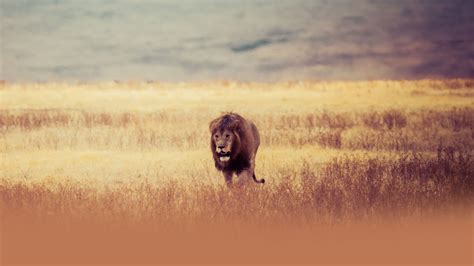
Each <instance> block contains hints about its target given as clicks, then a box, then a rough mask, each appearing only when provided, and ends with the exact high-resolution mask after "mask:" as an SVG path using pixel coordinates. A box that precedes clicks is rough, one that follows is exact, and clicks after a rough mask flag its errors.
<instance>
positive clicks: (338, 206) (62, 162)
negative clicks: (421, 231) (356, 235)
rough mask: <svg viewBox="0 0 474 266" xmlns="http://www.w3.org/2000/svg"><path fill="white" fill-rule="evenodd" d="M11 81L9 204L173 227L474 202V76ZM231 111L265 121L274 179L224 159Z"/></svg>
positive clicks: (58, 215) (332, 218) (370, 216)
mask: <svg viewBox="0 0 474 266" xmlns="http://www.w3.org/2000/svg"><path fill="white" fill-rule="evenodd" d="M0 86H1V87H0V156H1V160H0V206H1V212H2V213H3V216H4V217H16V218H18V217H23V218H24V220H27V221H28V220H29V221H39V220H42V219H53V220H54V221H55V224H57V225H62V226H65V225H68V224H69V225H70V224H78V223H80V224H83V223H85V224H101V225H107V226H117V227H120V228H121V227H122V226H124V227H127V226H129V227H134V228H138V227H139V226H141V227H140V228H146V230H149V231H160V232H162V231H163V230H164V229H163V228H170V227H172V228H178V227H179V228H181V229H182V230H186V228H190V227H194V226H196V225H203V226H208V227H212V225H218V224H220V225H222V224H226V225H229V226H230V227H232V226H233V227H234V228H239V225H241V224H247V225H248V224H252V225H256V226H257V225H261V224H266V225H268V224H272V225H275V226H278V225H283V224H292V225H295V226H298V227H300V228H301V227H307V228H313V227H315V226H317V225H320V224H325V225H333V224H339V225H341V224H351V223H358V222H361V221H362V222H364V221H369V220H370V221H373V220H377V219H382V217H383V219H392V220H393V219H395V220H397V221H402V220H403V219H404V218H406V217H414V216H416V217H426V216H430V215H439V214H440V213H445V212H449V211H450V210H453V209H459V207H460V208H461V209H463V208H464V207H466V206H467V207H470V206H471V205H472V199H473V195H474V158H473V147H474V80H420V81H370V82H369V81H367V82H362V81H361V82H287V83H273V84H265V83H237V82H202V83H169V84H168V83H140V82H129V83H126V82H125V83H123V82H122V83H115V82H110V83H85V84H82V83H76V84H74V83H69V84H66V83H38V84H10V83H6V84H2V85H0ZM227 111H233V112H237V113H240V114H241V115H243V116H244V117H246V118H248V119H251V120H252V121H254V122H255V124H256V125H257V127H258V128H259V130H260V134H261V138H262V143H261V148H260V149H259V152H258V154H257V159H256V162H257V166H256V174H257V177H264V178H265V179H266V181H267V183H266V184H264V185H257V184H254V183H249V184H248V185H247V186H245V187H242V188H238V189H229V188H227V187H226V186H225V184H224V183H225V182H224V179H223V177H222V176H221V174H220V173H219V172H217V171H216V170H215V169H214V165H213V161H212V157H211V154H210V149H209V138H210V136H209V132H208V124H209V122H210V121H211V120H212V119H213V118H215V117H217V116H219V115H220V114H221V113H223V112H227ZM4 219H5V220H7V218H4ZM12 219H13V218H12ZM6 224H7V222H5V226H4V233H5V231H6V230H7V229H5V228H7V225H6ZM138 225H139V226H138ZM18 230H21V229H18ZM170 230H171V229H170ZM14 231H15V230H13V229H12V230H11V231H10V232H14ZM5 234H6V233H5ZM23 244H24V243H23ZM4 245H5V247H6V246H7V243H6V241H4ZM12 245H13V244H12ZM19 245H20V246H21V244H19ZM5 254H6V251H5ZM12 256H13V255H12ZM12 258H16V257H14V256H13V257H12Z"/></svg>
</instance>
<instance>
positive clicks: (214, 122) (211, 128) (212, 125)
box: [209, 118, 219, 133]
mask: <svg viewBox="0 0 474 266" xmlns="http://www.w3.org/2000/svg"><path fill="white" fill-rule="evenodd" d="M218 123H219V118H217V119H214V120H212V121H211V123H210V124H209V131H211V133H213V132H214V131H215V130H216V128H217V125H218Z"/></svg>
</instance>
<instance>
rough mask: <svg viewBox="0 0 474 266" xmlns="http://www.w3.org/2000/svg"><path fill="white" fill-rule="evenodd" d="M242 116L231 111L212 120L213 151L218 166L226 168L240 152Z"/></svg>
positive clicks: (210, 126)
mask: <svg viewBox="0 0 474 266" xmlns="http://www.w3.org/2000/svg"><path fill="white" fill-rule="evenodd" d="M240 123H241V117H240V116H239V115H237V114H233V113H229V114H226V115H224V116H221V117H219V118H217V119H215V120H213V121H212V122H211V124H210V125H209V130H210V131H211V150H212V151H213V156H214V160H215V162H216V166H218V167H219V168H225V167H226V166H227V165H229V164H230V163H231V162H232V160H233V159H235V157H236V156H237V155H238V154H239V153H240V150H241V138H240Z"/></svg>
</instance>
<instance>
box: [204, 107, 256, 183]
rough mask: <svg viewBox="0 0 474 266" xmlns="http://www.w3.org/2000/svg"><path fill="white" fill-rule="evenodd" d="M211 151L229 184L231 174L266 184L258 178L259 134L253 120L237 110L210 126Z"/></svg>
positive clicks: (219, 118) (217, 166)
mask: <svg viewBox="0 0 474 266" xmlns="http://www.w3.org/2000/svg"><path fill="white" fill-rule="evenodd" d="M209 130H210V131H211V150H212V155H213V157H214V163H215V165H216V168H217V170H219V171H222V173H223V175H224V178H225V181H226V183H227V185H228V186H231V185H232V175H233V174H234V173H236V174H237V175H238V176H239V178H240V179H244V180H249V179H250V177H252V178H253V180H254V181H255V182H257V183H265V179H263V178H262V179H260V180H258V179H257V178H256V177H255V156H256V155H257V150H258V146H259V145H260V135H259V134H258V130H257V127H256V126H255V124H254V123H252V122H251V121H249V120H246V119H245V118H243V117H242V116H240V115H238V114H236V113H227V114H224V115H222V116H220V117H218V118H216V119H214V120H212V122H211V124H210V125H209Z"/></svg>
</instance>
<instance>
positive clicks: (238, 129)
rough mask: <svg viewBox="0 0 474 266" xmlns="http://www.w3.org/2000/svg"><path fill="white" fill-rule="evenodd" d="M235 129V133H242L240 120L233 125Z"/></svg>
mask: <svg viewBox="0 0 474 266" xmlns="http://www.w3.org/2000/svg"><path fill="white" fill-rule="evenodd" d="M233 128H234V130H235V131H237V132H239V133H240V131H241V123H240V120H235V122H234V124H233Z"/></svg>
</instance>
